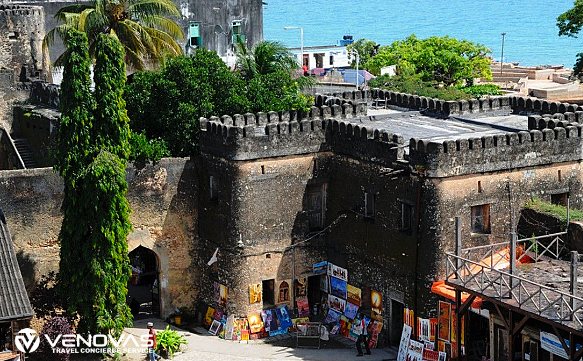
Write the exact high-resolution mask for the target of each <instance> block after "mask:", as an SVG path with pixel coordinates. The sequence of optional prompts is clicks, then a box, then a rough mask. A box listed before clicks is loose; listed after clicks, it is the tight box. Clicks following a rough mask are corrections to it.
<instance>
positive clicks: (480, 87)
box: [458, 84, 502, 98]
mask: <svg viewBox="0 0 583 361" xmlns="http://www.w3.org/2000/svg"><path fill="white" fill-rule="evenodd" d="M458 89H459V90H461V91H463V92H464V93H466V94H469V95H470V96H471V97H472V98H481V97H484V96H488V95H502V91H501V90H500V87H499V86H498V85H496V84H475V85H470V86H465V87H458Z"/></svg>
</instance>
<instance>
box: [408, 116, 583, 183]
mask: <svg viewBox="0 0 583 361" xmlns="http://www.w3.org/2000/svg"><path fill="white" fill-rule="evenodd" d="M582 128H583V126H582V125H580V124H579V125H577V126H573V125H570V126H567V127H565V128H555V129H544V130H542V131H540V130H531V131H521V132H518V133H506V134H500V135H494V136H483V137H481V138H471V139H458V140H449V141H444V142H434V141H429V140H418V139H411V140H410V144H409V155H410V164H411V166H412V167H413V168H414V169H416V170H417V171H419V172H423V173H424V174H425V175H426V176H428V177H432V178H444V177H451V176H459V175H466V174H476V173H485V172H494V171H501V170H511V169H519V168H525V167H533V166H541V165H547V164H554V163H563V162H570V161H579V160H581V159H583V151H582V146H583V142H582V140H581V133H582Z"/></svg>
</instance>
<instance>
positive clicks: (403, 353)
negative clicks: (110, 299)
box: [397, 325, 413, 361]
mask: <svg viewBox="0 0 583 361" xmlns="http://www.w3.org/2000/svg"><path fill="white" fill-rule="evenodd" d="M412 330H413V329H412V328H411V326H409V325H403V332H401V342H400V343H399V353H398V354H397V361H405V360H406V359H407V352H408V351H409V340H411V331H412Z"/></svg>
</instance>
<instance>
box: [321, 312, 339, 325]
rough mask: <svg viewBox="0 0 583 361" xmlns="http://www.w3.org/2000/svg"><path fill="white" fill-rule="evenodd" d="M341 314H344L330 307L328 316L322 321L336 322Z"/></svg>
mask: <svg viewBox="0 0 583 361" xmlns="http://www.w3.org/2000/svg"><path fill="white" fill-rule="evenodd" d="M340 316H342V314H341V313H340V312H338V311H336V310H334V309H331V308H330V309H328V314H327V315H326V318H325V319H324V321H323V322H322V323H324V324H330V323H336V322H338V321H339V320H340Z"/></svg>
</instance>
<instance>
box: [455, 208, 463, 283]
mask: <svg viewBox="0 0 583 361" xmlns="http://www.w3.org/2000/svg"><path fill="white" fill-rule="evenodd" d="M455 255H456V256H457V257H458V258H456V260H455V262H456V263H455V266H456V270H455V273H456V277H457V273H458V272H459V270H460V269H461V268H462V260H461V259H460V258H459V257H461V256H462V221H461V218H460V216H456V217H455ZM457 278H459V277H457Z"/></svg>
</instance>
